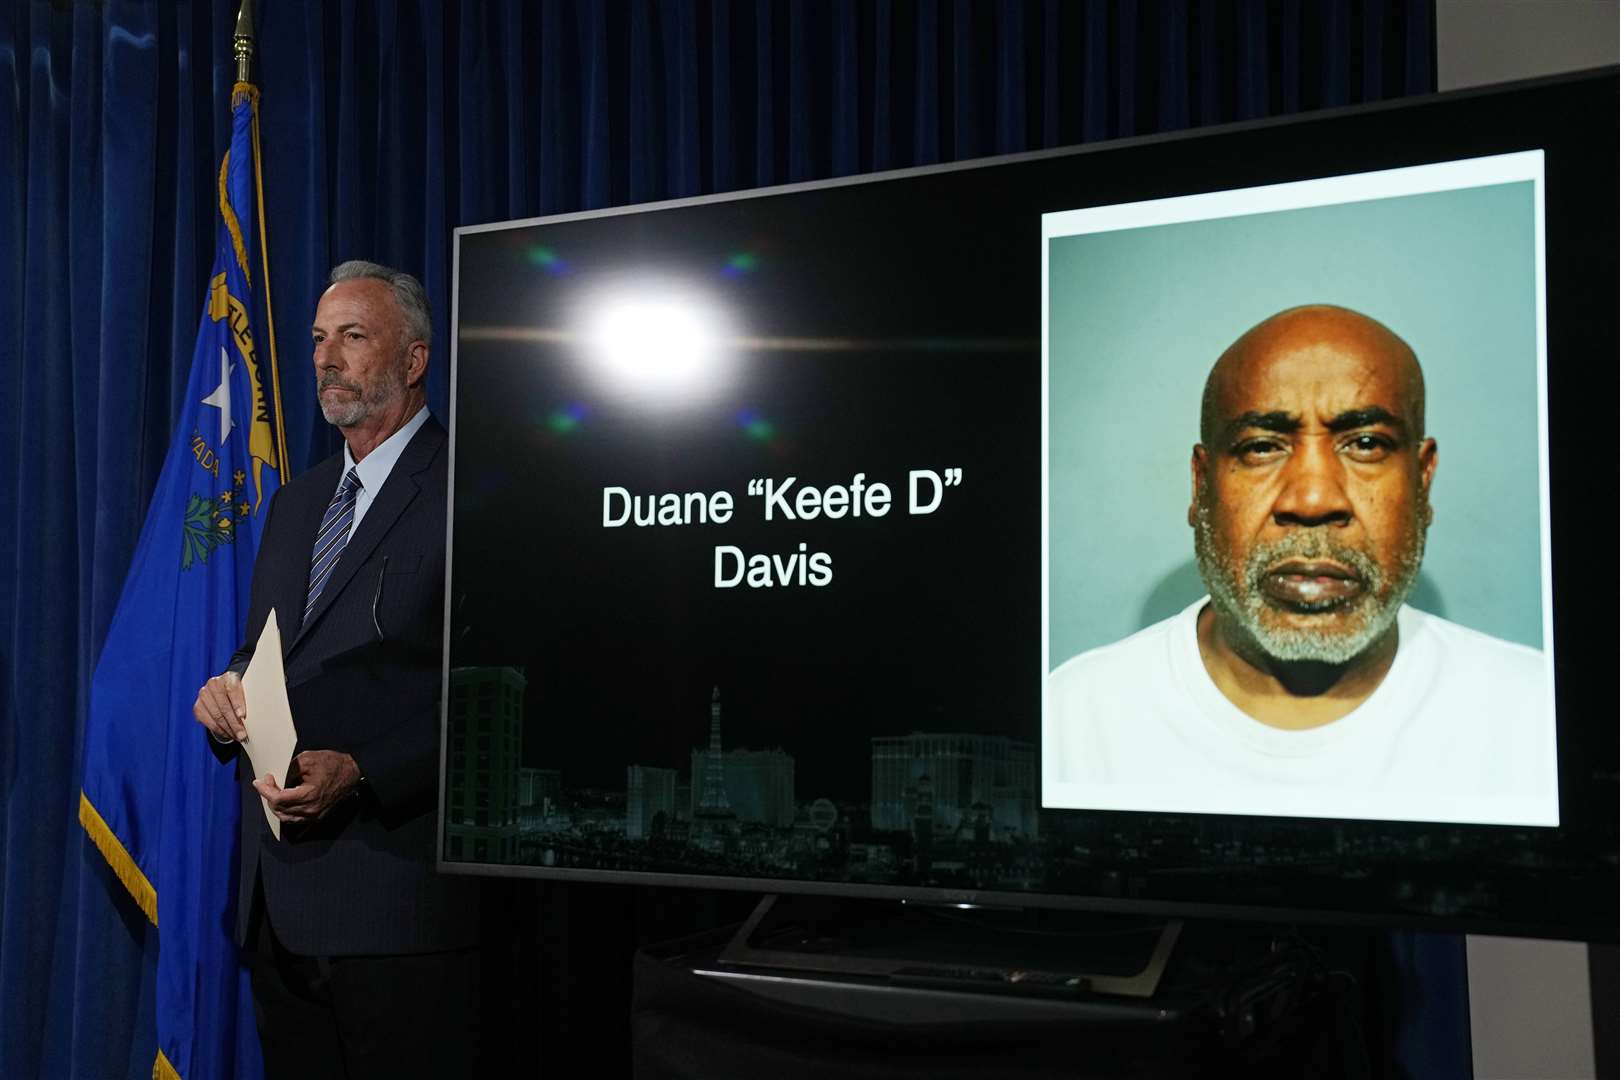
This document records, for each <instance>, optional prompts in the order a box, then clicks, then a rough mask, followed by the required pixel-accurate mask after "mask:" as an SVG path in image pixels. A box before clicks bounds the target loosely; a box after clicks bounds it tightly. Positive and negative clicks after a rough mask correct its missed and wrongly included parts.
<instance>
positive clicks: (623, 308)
mask: <svg viewBox="0 0 1620 1080" xmlns="http://www.w3.org/2000/svg"><path fill="white" fill-rule="evenodd" d="M584 315H585V317H584V319H583V322H584V331H585V332H584V334H583V343H584V344H585V346H586V349H587V353H588V355H589V356H590V357H591V358H592V359H593V360H594V361H595V363H596V365H597V367H598V370H599V371H600V372H601V374H602V375H603V377H604V378H606V379H607V380H608V381H609V382H611V383H612V384H613V385H614V386H615V387H616V388H617V389H620V390H622V391H626V392H631V393H635V394H637V395H639V396H645V397H653V398H657V399H659V400H661V401H673V400H679V399H683V398H692V397H698V396H702V395H703V394H704V393H706V392H707V391H710V390H713V389H714V388H715V387H716V385H717V384H718V382H719V379H720V375H721V369H722V367H723V366H724V364H723V361H724V358H725V354H726V351H727V339H728V337H729V335H728V334H727V332H726V329H727V328H726V326H725V322H724V319H723V318H722V316H721V314H720V313H719V311H717V310H716V309H715V308H714V307H713V306H712V305H710V304H708V303H707V302H705V301H704V300H703V299H702V298H701V297H698V296H694V295H691V294H689V293H676V292H660V291H657V290H654V289H650V288H649V289H638V290H636V291H634V292H622V293H618V294H616V295H613V296H610V297H604V298H602V299H600V300H598V301H596V302H594V303H592V304H591V305H590V306H589V307H588V308H587V309H586V311H585V312H584Z"/></svg>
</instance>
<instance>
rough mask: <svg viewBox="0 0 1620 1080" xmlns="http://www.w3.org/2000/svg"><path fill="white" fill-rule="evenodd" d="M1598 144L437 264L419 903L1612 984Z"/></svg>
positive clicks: (566, 232) (1331, 163)
mask: <svg viewBox="0 0 1620 1080" xmlns="http://www.w3.org/2000/svg"><path fill="white" fill-rule="evenodd" d="M1617 106H1620V72H1617V71H1615V70H1612V69H1611V70H1605V71H1600V72H1595V73H1588V74H1584V75H1581V76H1574V77H1567V78H1558V79H1552V80H1545V81H1540V82H1536V83H1528V84H1520V85H1516V86H1510V87H1505V88H1497V89H1489V90H1483V91H1474V92H1466V93H1458V94H1444V95H1436V96H1431V97H1425V98H1418V99H1409V100H1406V101H1402V102H1398V103H1393V104H1385V105H1375V106H1367V107H1357V108H1350V109H1342V110H1334V111H1329V112H1323V113H1318V114H1314V115H1310V116H1304V117H1298V118H1290V119H1282V120H1272V121H1263V122H1256V123H1245V124H1238V125H1232V126H1226V127H1220V128H1212V129H1204V130H1199V131H1191V132H1183V133H1177V134H1171V135H1166V136H1161V137H1152V138H1142V139H1128V140H1122V141H1118V142H1111V143H1106V144H1099V145H1093V146H1082V147H1076V148H1073V149H1066V150H1055V151H1049V152H1039V153H1032V154H1024V155H1017V156H1012V157H1004V158H991V159H985V160H981V161H972V162H965V163H960V164H955V165H946V166H940V167H935V168H925V169H910V170H903V171H899V172H893V173H884V174H879V175H873V176H861V177H851V178H845V179H840V180H830V181H824V182H817V183H810V184H798V185H791V186H787V187H780V188H772V189H766V190H759V191H743V192H735V193H731V194H724V195H715V196H711V197H704V198H697V199H685V200H677V201H673V202H666V203H659V204H654V205H647V206H632V207H621V208H615V209H612V210H604V211H599V212H590V213H579V214H566V215H560V216H556V217H551V218H543V219H538V220H528V221H515V222H505V223H501V224H496V225H486V226H476V227H469V228H462V229H459V230H457V232H456V237H455V305H456V306H455V312H454V342H453V346H452V356H451V363H452V398H451V417H450V429H451V447H452V457H451V474H452V480H451V488H452V490H451V521H450V528H449V561H448V581H447V590H446V594H447V595H446V635H445V677H444V703H445V708H444V754H443V769H444V772H443V785H442V795H441V799H442V822H443V826H442V833H441V846H440V864H441V867H442V868H444V869H445V870H447V871H451V872H469V873H486V874H509V875H532V876H536V877H548V878H562V879H570V878H572V879H583V880H599V881H600V880H608V881H624V882H643V883H648V882H658V883H668V884H672V885H688V886H704V887H722V888H743V889H753V890H759V891H762V892H790V893H823V894H841V895H852V896H874V897H899V898H911V899H919V900H940V901H950V902H986V903H1015V904H1021V905H1034V906H1057V907H1071V908H1088V909H1096V910H1102V911H1122V912H1140V913H1153V914H1171V915H1174V914H1192V915H1198V914H1204V915H1212V916H1255V917H1265V918H1274V917H1279V916H1287V917H1292V918H1316V919H1327V920H1337V921H1343V922H1362V923H1386V924H1407V925H1421V926H1426V927H1430V928H1442V927H1450V928H1456V929H1465V930H1469V931H1476V932H1515V933H1523V934H1539V935H1550V936H1564V937H1571V938H1584V939H1592V940H1613V939H1615V937H1616V936H1617V929H1616V928H1617V926H1620V919H1617V918H1616V915H1615V912H1616V911H1620V738H1617V737H1616V734H1615V731H1614V727H1615V723H1616V720H1615V714H1616V710H1615V708H1614V706H1613V704H1612V703H1611V701H1610V699H1609V695H1608V694H1607V693H1606V691H1605V686H1606V683H1607V680H1606V677H1605V676H1603V675H1602V672H1603V671H1604V670H1605V669H1606V666H1607V662H1608V660H1609V656H1608V654H1609V652H1610V650H1611V647H1612V642H1613V641H1614V640H1615V635H1614V631H1613V629H1612V628H1611V625H1610V623H1609V619H1610V618H1611V617H1612V612H1613V610H1614V601H1615V599H1616V588H1615V584H1614V581H1615V576H1614V574H1613V573H1612V572H1611V571H1610V570H1608V569H1605V568H1606V567H1608V564H1609V560H1610V558H1612V555H1611V553H1610V551H1609V548H1610V544H1609V543H1608V541H1607V538H1608V537H1610V536H1612V526H1610V525H1608V524H1607V523H1608V520H1609V519H1608V518H1607V513H1606V511H1608V510H1609V509H1610V506H1611V502H1612V498H1613V492H1614V491H1615V490H1616V487H1617V484H1620V475H1617V474H1616V471H1615V466H1614V455H1613V451H1612V448H1611V446H1610V442H1609V438H1610V434H1611V432H1612V430H1613V429H1614V427H1615V418H1614V410H1615V396H1614V393H1613V387H1614V383H1615V379H1614V374H1613V372H1614V367H1615V359H1616V346H1615V337H1614V331H1613V318H1614V316H1613V308H1614V303H1615V301H1614V290H1615V282H1616V280H1617V279H1620V275H1617V272H1616V271H1617V265H1616V263H1617V259H1616V252H1617V250H1620V205H1617V194H1616V193H1617V192H1620V122H1617V121H1620V109H1617Z"/></svg>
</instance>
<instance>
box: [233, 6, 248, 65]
mask: <svg viewBox="0 0 1620 1080" xmlns="http://www.w3.org/2000/svg"><path fill="white" fill-rule="evenodd" d="M232 41H233V42H234V44H235V53H236V81H237V82H244V83H245V82H252V81H253V0H242V10H241V11H239V12H237V15H236V33H235V35H234V36H233V37H232Z"/></svg>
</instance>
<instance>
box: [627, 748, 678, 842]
mask: <svg viewBox="0 0 1620 1080" xmlns="http://www.w3.org/2000/svg"><path fill="white" fill-rule="evenodd" d="M624 790H625V797H624V835H625V838H626V839H629V840H657V839H662V838H663V837H664V836H667V835H668V832H669V826H670V823H671V822H672V821H674V819H675V770H674V769H660V768H657V767H655V766H652V765H631V766H630V767H629V768H628V769H626V770H625V785H624ZM660 814H661V815H663V816H662V818H660V817H659V815H660Z"/></svg>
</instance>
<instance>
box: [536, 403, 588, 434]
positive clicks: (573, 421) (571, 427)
mask: <svg viewBox="0 0 1620 1080" xmlns="http://www.w3.org/2000/svg"><path fill="white" fill-rule="evenodd" d="M588 411H589V410H587V409H586V408H585V406H583V405H580V404H578V403H577V402H576V403H574V404H572V405H564V406H562V407H561V408H557V409H552V410H551V412H549V413H547V414H546V427H547V428H549V429H550V430H551V431H552V432H554V433H555V434H558V435H572V434H573V433H574V432H575V431H576V430H577V429H578V428H579V426H580V425H581V424H583V423H584V422H585V416H586V413H587V412H588Z"/></svg>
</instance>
